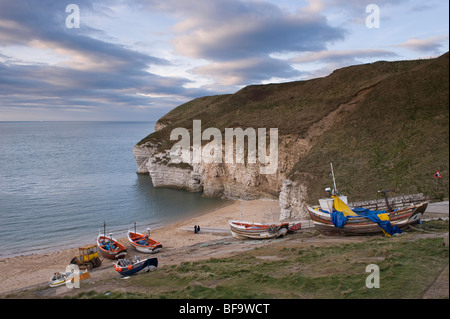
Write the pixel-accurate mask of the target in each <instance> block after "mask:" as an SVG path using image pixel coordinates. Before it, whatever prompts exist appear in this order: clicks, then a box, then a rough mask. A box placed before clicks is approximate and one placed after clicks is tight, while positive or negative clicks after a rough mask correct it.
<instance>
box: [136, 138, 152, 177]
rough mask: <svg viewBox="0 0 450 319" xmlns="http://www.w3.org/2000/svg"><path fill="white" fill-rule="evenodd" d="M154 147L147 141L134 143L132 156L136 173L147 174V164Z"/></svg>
mask: <svg viewBox="0 0 450 319" xmlns="http://www.w3.org/2000/svg"><path fill="white" fill-rule="evenodd" d="M155 151H156V147H155V146H154V145H153V144H152V143H150V142H147V143H145V144H142V145H136V146H135V147H134V148H133V156H134V159H135V160H136V164H137V167H138V168H137V173H138V174H148V168H147V164H148V161H149V159H150V158H151V157H152V155H153V154H154V153H155Z"/></svg>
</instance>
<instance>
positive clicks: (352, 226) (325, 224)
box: [308, 202, 428, 235]
mask: <svg viewBox="0 0 450 319" xmlns="http://www.w3.org/2000/svg"><path fill="white" fill-rule="evenodd" d="M427 205H428V203H427V202H423V203H420V204H417V205H413V206H410V207H405V208H402V209H399V210H396V211H393V212H390V213H388V215H389V221H390V223H391V225H392V226H393V227H394V226H397V227H398V228H399V229H403V228H406V227H408V226H409V225H414V224H417V223H419V221H420V218H421V217H422V215H423V214H424V213H425V210H426V208H427ZM308 212H309V215H310V217H311V220H312V221H313V223H314V226H315V227H316V228H317V230H318V231H320V232H321V233H323V234H325V235H370V234H379V233H382V232H383V231H382V229H381V228H380V227H379V225H378V224H377V223H375V222H372V221H371V220H370V219H368V218H366V217H355V218H349V219H348V220H347V222H346V224H345V225H344V226H343V227H341V228H338V227H336V226H334V224H333V222H332V221H331V215H330V214H329V213H324V212H322V211H321V210H320V209H315V208H313V207H308Z"/></svg>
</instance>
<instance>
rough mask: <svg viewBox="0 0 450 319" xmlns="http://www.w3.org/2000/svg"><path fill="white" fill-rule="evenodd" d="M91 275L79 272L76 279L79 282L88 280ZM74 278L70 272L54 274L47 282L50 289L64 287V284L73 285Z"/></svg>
mask: <svg viewBox="0 0 450 319" xmlns="http://www.w3.org/2000/svg"><path fill="white" fill-rule="evenodd" d="M90 278H91V275H90V274H89V272H87V271H84V272H83V271H80V274H79V277H78V279H79V280H80V281H82V280H87V279H90ZM74 280H75V276H74V274H73V273H71V272H55V273H54V274H53V275H51V276H50V278H49V280H48V282H49V286H50V287H51V288H55V287H59V286H62V285H65V284H66V283H74Z"/></svg>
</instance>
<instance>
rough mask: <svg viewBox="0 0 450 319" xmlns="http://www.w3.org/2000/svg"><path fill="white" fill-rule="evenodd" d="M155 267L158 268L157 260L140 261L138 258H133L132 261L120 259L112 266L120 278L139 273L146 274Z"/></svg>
mask: <svg viewBox="0 0 450 319" xmlns="http://www.w3.org/2000/svg"><path fill="white" fill-rule="evenodd" d="M156 267H158V258H147V259H144V260H140V259H139V257H138V256H135V260H134V261H132V260H126V259H125V258H121V259H119V261H118V262H117V263H115V264H114V270H115V271H117V272H118V273H119V274H121V275H122V276H132V275H134V274H136V273H138V272H140V271H143V272H148V271H151V270H154V269H155V268H156Z"/></svg>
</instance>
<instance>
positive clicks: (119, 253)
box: [97, 234, 127, 259]
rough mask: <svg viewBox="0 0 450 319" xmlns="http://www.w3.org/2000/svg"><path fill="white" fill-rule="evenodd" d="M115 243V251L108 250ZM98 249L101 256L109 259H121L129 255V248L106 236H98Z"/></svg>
mask: <svg viewBox="0 0 450 319" xmlns="http://www.w3.org/2000/svg"><path fill="white" fill-rule="evenodd" d="M111 240H112V243H113V245H114V246H113V247H114V248H113V249H112V250H111V249H108V245H109V244H110V243H111ZM97 247H98V251H99V252H100V254H101V255H102V256H103V257H105V258H108V259H120V258H123V257H125V255H126V254H127V248H126V247H125V246H124V245H122V244H121V243H119V242H118V241H117V240H116V239H114V238H111V237H108V236H104V235H101V234H100V235H98V237H97Z"/></svg>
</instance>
